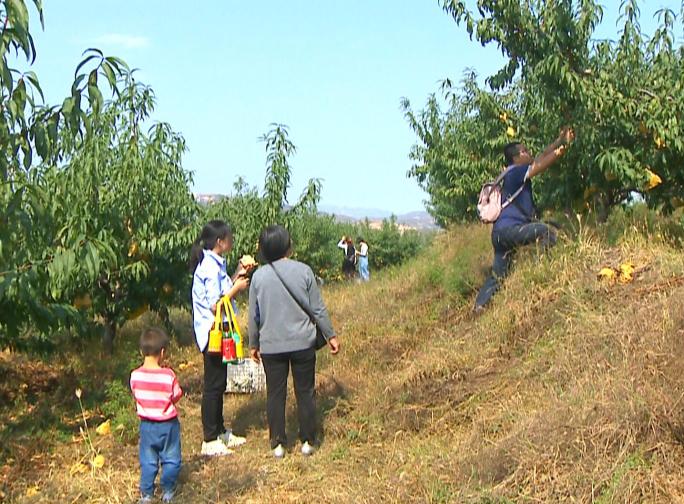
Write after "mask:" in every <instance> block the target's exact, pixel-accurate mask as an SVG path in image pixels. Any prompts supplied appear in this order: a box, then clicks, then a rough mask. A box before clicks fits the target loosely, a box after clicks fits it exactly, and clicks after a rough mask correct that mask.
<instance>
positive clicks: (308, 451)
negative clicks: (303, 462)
mask: <svg viewBox="0 0 684 504" xmlns="http://www.w3.org/2000/svg"><path fill="white" fill-rule="evenodd" d="M314 451H315V448H314V447H313V445H310V444H309V442H308V441H304V444H303V445H302V455H304V456H305V457H308V456H309V455H313V452H314Z"/></svg>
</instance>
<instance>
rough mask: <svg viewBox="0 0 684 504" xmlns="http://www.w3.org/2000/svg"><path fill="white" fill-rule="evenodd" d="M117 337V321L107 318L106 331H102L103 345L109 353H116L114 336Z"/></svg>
mask: <svg viewBox="0 0 684 504" xmlns="http://www.w3.org/2000/svg"><path fill="white" fill-rule="evenodd" d="M115 337H116V323H115V322H114V321H113V320H111V319H109V318H105V324H104V332H103V333H102V347H103V349H104V351H105V353H106V354H107V355H111V354H112V353H114V338H115Z"/></svg>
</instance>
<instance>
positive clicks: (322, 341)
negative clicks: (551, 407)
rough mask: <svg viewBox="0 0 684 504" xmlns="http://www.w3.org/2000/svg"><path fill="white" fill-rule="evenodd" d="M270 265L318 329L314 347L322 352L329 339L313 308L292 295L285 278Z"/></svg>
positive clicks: (292, 296)
mask: <svg viewBox="0 0 684 504" xmlns="http://www.w3.org/2000/svg"><path fill="white" fill-rule="evenodd" d="M268 265H269V266H270V267H271V268H272V269H273V273H275V274H276V276H277V277H278V280H280V283H281V284H283V287H285V290H286V291H287V293H288V294H289V295H290V297H291V298H292V299H294V301H295V303H297V305H299V307H300V308H301V309H302V311H303V312H304V313H306V315H307V317H309V319H310V320H311V322H312V323H313V325H314V326H315V327H316V342H315V343H314V347H315V348H316V350H320V349H321V348H323V347H324V346H326V345H327V344H328V339H327V338H326V337H325V335H324V334H323V331H321V327H320V326H319V325H318V321H317V320H316V317H315V316H314V314H313V312H312V311H311V308H309V307H308V306H306V305H305V304H304V303H302V302H301V301H299V299H297V297H296V296H295V295H294V294H292V291H291V290H290V288H289V287H288V286H287V284H286V283H285V281H284V280H283V277H281V276H280V273H278V270H277V269H276V267H275V266H273V263H268Z"/></svg>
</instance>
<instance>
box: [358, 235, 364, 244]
mask: <svg viewBox="0 0 684 504" xmlns="http://www.w3.org/2000/svg"><path fill="white" fill-rule="evenodd" d="M361 242H364V243H366V240H364V239H363V237H361V236H357V237H356V243H361Z"/></svg>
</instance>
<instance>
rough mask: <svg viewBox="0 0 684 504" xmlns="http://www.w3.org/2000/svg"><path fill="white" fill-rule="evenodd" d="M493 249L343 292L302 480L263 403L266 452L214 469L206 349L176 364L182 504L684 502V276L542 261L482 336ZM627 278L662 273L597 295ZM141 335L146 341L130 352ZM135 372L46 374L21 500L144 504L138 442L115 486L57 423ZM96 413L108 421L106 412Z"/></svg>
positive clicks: (238, 419)
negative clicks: (477, 307)
mask: <svg viewBox="0 0 684 504" xmlns="http://www.w3.org/2000/svg"><path fill="white" fill-rule="evenodd" d="M487 234H488V230H487V229H486V228H484V227H480V226H474V227H465V228H459V229H457V230H454V231H452V232H451V233H449V234H448V235H445V236H442V237H440V238H439V240H438V242H437V243H436V244H435V245H434V247H432V248H431V249H430V250H429V251H427V252H426V253H424V254H423V255H421V256H420V257H418V258H416V260H414V261H412V262H411V263H410V264H408V265H406V266H404V267H402V268H401V269H397V270H393V271H388V272H386V273H384V274H382V275H378V276H377V277H376V278H374V279H373V281H372V282H371V283H370V284H368V285H363V286H356V285H355V286H343V287H334V288H330V289H328V290H326V292H325V297H326V300H327V302H328V305H329V307H330V311H331V313H332V315H333V321H334V323H335V326H336V328H337V330H338V332H339V334H340V335H341V338H342V341H343V345H344V351H343V354H341V355H340V356H339V357H338V358H336V359H331V358H329V356H327V355H324V354H323V353H320V354H319V356H321V362H320V363H319V375H318V391H319V406H320V409H321V415H322V421H323V425H324V436H323V443H322V446H321V449H320V451H319V452H318V453H317V454H316V455H315V456H314V457H312V458H310V459H303V458H301V457H299V456H298V455H297V452H296V451H294V450H296V448H297V446H295V447H293V452H292V453H291V454H290V455H289V456H288V457H287V458H286V459H285V460H283V461H276V460H273V459H272V458H271V457H270V453H269V451H268V445H267V429H266V426H265V414H264V398H263V397H261V396H253V397H230V398H228V399H227V404H226V417H227V419H228V420H229V421H230V423H232V425H233V426H234V427H235V429H236V430H237V431H238V432H240V433H246V435H247V436H248V439H249V441H248V444H247V445H246V446H245V447H243V448H242V449H240V450H239V452H238V453H237V454H236V455H235V456H233V457H230V458H226V459H222V460H210V461H205V460H202V459H201V458H200V457H199V456H198V451H199V445H200V432H201V426H200V410H199V399H200V392H201V378H200V373H199V372H200V369H201V368H200V366H201V360H200V358H199V356H198V355H197V354H196V352H195V351H194V349H193V348H192V347H188V348H182V349H178V350H176V351H175V354H174V357H173V360H172V362H173V363H174V364H175V365H176V367H178V365H179V363H181V362H183V363H186V362H189V363H190V367H188V368H186V369H184V370H183V371H180V372H179V375H180V378H181V383H182V384H183V385H184V387H185V389H186V392H187V396H186V398H185V399H184V400H183V401H182V407H181V418H182V425H183V443H184V445H183V447H184V458H185V469H184V472H183V475H182V481H183V486H182V487H181V490H180V496H179V502H207V503H209V502H226V501H230V502H245V503H247V502H310V501H313V500H314V497H315V499H316V500H317V501H319V502H378V503H380V502H383V503H385V502H479V503H485V502H558V501H571V500H573V499H574V500H575V501H578V502H589V501H592V500H593V501H596V502H599V503H608V502H643V501H650V502H672V501H674V502H676V501H680V500H681V499H684V478H683V477H682V476H681V467H682V464H683V463H684V451H683V450H682V444H681V443H682V442H684V403H683V402H682V400H681V399H682V397H683V396H684V386H683V385H682V378H681V376H682V370H683V369H684V363H683V361H682V355H683V354H684V347H683V346H682V344H681V337H682V333H683V332H684V331H683V330H682V327H683V325H682V321H683V320H684V311H683V310H682V308H683V306H682V305H683V304H684V300H683V299H684V298H683V297H682V294H683V293H684V258H683V257H682V256H681V254H680V253H678V252H677V251H675V250H674V249H671V248H669V247H668V246H667V245H665V244H662V243H659V241H658V240H657V238H652V239H642V238H630V239H626V240H622V241H621V242H620V244H619V245H618V246H615V247H608V246H606V245H604V244H602V243H601V241H600V240H598V239H596V238H595V237H593V236H592V235H591V234H588V233H583V234H581V235H580V237H579V238H578V239H577V240H574V241H568V242H566V243H563V244H561V245H560V246H559V247H557V249H556V250H554V251H553V253H552V254H551V255H550V257H547V258H544V259H543V260H541V261H538V260H537V259H536V258H535V257H534V254H523V256H522V257H521V260H520V261H519V263H518V265H517V268H516V270H515V271H514V273H513V274H512V276H511V277H510V278H509V280H508V282H507V283H506V288H505V289H504V290H503V291H502V292H501V293H500V294H499V295H498V296H497V297H496V299H495V301H494V303H493V305H492V307H491V309H490V310H489V311H488V312H486V313H485V314H484V315H482V316H481V317H479V318H477V319H472V318H471V317H470V315H469V308H470V304H471V302H472V291H473V289H474V288H475V287H476V286H477V285H479V284H480V283H481V281H482V279H483V275H484V273H485V269H486V265H487V263H488V262H489V260H490V250H489V244H488V235H487ZM624 260H631V261H633V262H634V264H635V265H636V266H637V267H638V268H639V267H644V269H643V270H640V273H639V274H638V275H637V277H636V279H635V281H634V282H633V283H631V284H627V285H622V284H615V285H606V284H602V283H600V282H598V281H597V279H596V272H597V271H598V270H599V269H600V268H601V267H602V266H604V265H617V264H619V263H620V262H622V261H624ZM179 322H180V323H181V324H183V323H184V324H186V326H187V319H185V318H183V320H180V321H179ZM142 323H143V322H137V323H135V324H132V325H131V327H129V328H128V329H127V331H126V332H127V333H128V335H129V336H128V339H133V338H134V335H135V334H136V332H137V331H138V330H139V328H140V326H141V324H142ZM121 354H122V355H124V356H125V357H120V358H119V359H118V361H112V362H108V363H94V364H87V363H85V361H83V360H82V359H81V360H79V361H76V363H75V362H74V360H73V359H72V360H70V361H67V362H63V363H57V364H53V365H52V366H50V367H44V368H40V369H39V370H38V371H40V372H39V373H38V374H40V376H46V377H47V378H46V380H47V382H46V383H45V384H42V385H41V384H38V385H34V384H33V383H32V384H31V385H29V386H28V387H27V388H28V390H25V389H24V392H22V389H21V388H20V387H21V386H19V390H17V391H14V395H12V393H11V391H10V392H7V393H5V394H4V397H5V400H6V401H9V400H10V398H11V400H12V401H14V403H15V404H16V405H17V406H15V407H14V408H13V409H12V411H5V412H3V413H2V416H1V417H0V420H1V421H2V425H3V426H4V427H3V429H2V432H1V433H0V439H2V440H5V441H6V440H7V439H12V440H13V441H15V442H17V441H18V440H19V441H20V442H17V443H16V444H14V445H12V446H11V447H6V448H5V452H4V463H5V465H4V467H3V468H2V469H1V472H0V478H2V479H0V482H4V487H3V490H4V492H5V494H6V496H7V498H8V500H9V499H10V498H12V499H13V500H16V501H18V502H39V501H44V502H131V501H132V500H133V499H134V497H135V496H136V484H137V478H138V471H137V467H136V465H137V454H136V446H135V442H134V441H133V442H129V443H123V442H121V441H119V440H118V439H117V438H118V436H119V434H115V435H114V436H111V437H107V438H99V439H95V444H96V446H97V447H98V449H99V450H100V451H101V453H102V454H103V455H104V456H105V457H106V459H107V464H106V465H105V467H104V468H103V469H100V470H88V471H86V472H85V473H76V474H70V469H71V468H73V467H75V466H74V464H75V463H76V462H78V461H79V460H80V459H81V458H83V457H84V456H86V445H85V443H84V442H83V441H80V440H79V439H78V436H77V437H76V439H75V441H72V440H71V439H70V434H71V433H73V432H76V433H77V432H78V422H77V417H76V416H75V415H74V410H73V408H72V409H71V410H69V408H65V409H59V408H58V407H57V406H56V404H59V402H60V401H66V402H67V403H68V404H72V405H73V402H74V401H73V399H75V397H74V396H73V388H74V387H75V385H76V384H79V383H82V381H83V378H82V377H83V376H88V375H90V376H91V378H90V385H89V386H90V388H92V389H93V390H97V389H98V387H99V385H98V380H99V378H98V377H106V376H117V373H118V375H119V376H120V375H121V368H122V366H123V367H124V368H125V367H126V365H118V367H117V364H116V363H117V362H130V360H131V355H132V350H131V348H130V346H128V347H127V348H126V349H123V350H121ZM2 362H4V364H2ZM13 362H14V363H16V356H15V357H13ZM0 364H2V365H1V366H0V370H4V371H3V372H4V373H6V374H7V373H15V375H12V376H13V378H12V380H11V381H12V382H13V383H19V382H21V381H22V378H23V375H21V373H29V372H30V370H31V369H30V368H29V367H27V366H28V364H26V365H23V366H20V367H17V366H16V365H14V364H11V363H10V358H9V357H5V358H4V361H0ZM35 366H38V367H39V366H40V365H39V364H35ZM35 366H34V367H35ZM117 369H118V370H117ZM33 373H34V375H35V374H36V370H35V369H34V370H33ZM93 376H95V378H93ZM85 389H86V394H88V393H89V388H88V386H86V387H85ZM48 391H49V392H50V393H49V400H48V399H47V398H46V397H45V396H46V395H48ZM0 392H2V390H0ZM22 394H23V395H22ZM90 396H91V397H93V399H92V400H91V402H90V403H88V405H87V408H88V410H89V412H91V413H92V414H93V415H94V417H93V419H92V422H97V421H98V420H99V419H98V417H97V411H98V406H99V403H98V400H99V399H98V397H99V396H98V395H97V393H96V392H95V391H93V392H90ZM1 397H3V396H2V395H1V394H0V398H1ZM291 406H292V405H291ZM21 408H24V409H21ZM31 408H33V409H31ZM65 411H67V412H68V411H70V412H71V413H70V414H67V413H65ZM38 412H40V414H38ZM290 413H291V414H290V420H294V416H293V414H294V410H292V409H291V411H290ZM11 417H14V419H12V418H11ZM40 419H44V422H43V423H44V424H45V425H42V423H41V421H40ZM50 419H51V420H50ZM34 424H40V425H42V427H41V428H35V429H34V430H35V431H36V433H37V434H36V435H34V436H32V437H30V438H21V439H19V438H17V437H16V436H18V435H19V434H22V433H23V434H25V433H26V432H27V429H28V427H27V426H30V425H34ZM290 424H291V425H292V424H293V422H292V421H291V422H290ZM8 425H11V426H13V427H12V428H11V429H10V428H8V427H7V426H8ZM293 428H294V427H293ZM291 431H292V433H293V436H292V437H293V439H294V437H295V436H294V434H295V433H294V431H293V430H292V429H291ZM46 432H47V433H48V434H46ZM46 447H47V448H49V449H50V450H49V453H48V452H47V451H46ZM7 457H11V459H10V460H9V461H8V459H7ZM32 457H33V458H32ZM86 460H87V456H86ZM76 467H78V466H76ZM34 486H35V490H37V491H38V492H37V493H36V495H35V496H33V497H30V498H29V497H26V495H27V489H29V493H32V492H31V490H30V489H31V488H32V487H34Z"/></svg>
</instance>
